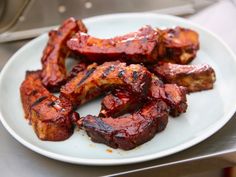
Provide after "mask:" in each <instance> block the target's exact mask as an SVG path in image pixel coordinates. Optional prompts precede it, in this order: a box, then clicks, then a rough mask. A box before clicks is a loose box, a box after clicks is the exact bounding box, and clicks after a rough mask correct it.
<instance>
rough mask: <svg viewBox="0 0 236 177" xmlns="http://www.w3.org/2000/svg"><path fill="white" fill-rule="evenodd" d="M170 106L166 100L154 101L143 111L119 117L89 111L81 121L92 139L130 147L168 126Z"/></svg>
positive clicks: (148, 138) (116, 145) (145, 140)
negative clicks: (99, 115)
mask: <svg viewBox="0 0 236 177" xmlns="http://www.w3.org/2000/svg"><path fill="white" fill-rule="evenodd" d="M167 110H168V107H167V105H166V104H165V102H163V101H162V100H155V101H150V102H148V103H147V104H145V105H144V106H143V107H142V108H141V109H140V110H139V111H137V112H135V113H133V114H130V115H125V116H122V117H118V118H113V117H106V118H100V117H96V116H91V115H88V116H86V117H84V118H82V119H81V120H79V121H78V123H79V125H81V124H82V126H83V127H84V129H85V131H86V132H87V134H88V135H89V136H90V137H91V140H92V141H94V142H98V143H103V144H106V145H108V146H111V147H113V148H121V149H124V150H129V149H133V148H135V147H137V146H138V145H141V144H143V143H145V142H147V141H149V140H150V139H152V138H153V137H154V135H155V134H156V133H157V132H160V131H162V130H164V129H165V127H166V125H167V122H168V111H167Z"/></svg>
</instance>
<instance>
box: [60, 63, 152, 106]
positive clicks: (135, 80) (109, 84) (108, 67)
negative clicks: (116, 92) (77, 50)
mask: <svg viewBox="0 0 236 177" xmlns="http://www.w3.org/2000/svg"><path fill="white" fill-rule="evenodd" d="M150 81H151V73H150V72H149V71H148V70H147V69H146V68H145V67H143V66H141V65H139V64H131V65H128V66H127V65H126V63H121V62H119V61H115V62H105V63H104V64H102V65H99V66H97V65H96V64H92V65H89V66H88V67H87V69H86V70H84V71H82V72H79V73H78V74H77V76H76V77H74V78H72V79H71V80H70V81H69V82H67V83H66V84H65V85H64V86H63V87H62V88H61V91H60V98H61V99H67V100H69V101H71V103H72V104H73V106H74V107H76V106H78V105H81V104H83V103H85V102H87V101H89V100H91V99H93V98H95V97H97V96H99V95H100V94H101V93H103V91H105V90H108V89H113V88H125V89H126V90H128V91H130V92H131V93H132V94H133V95H134V96H139V97H144V96H146V92H147V89H148V87H149V85H150Z"/></svg>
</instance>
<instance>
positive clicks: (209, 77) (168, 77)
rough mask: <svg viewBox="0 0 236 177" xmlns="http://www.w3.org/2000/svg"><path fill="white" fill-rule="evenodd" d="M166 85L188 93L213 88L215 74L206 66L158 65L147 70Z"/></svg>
mask: <svg viewBox="0 0 236 177" xmlns="http://www.w3.org/2000/svg"><path fill="white" fill-rule="evenodd" d="M149 69H150V70H151V71H153V73H155V74H156V75H157V76H159V77H160V78H162V80H163V81H164V82H166V83H174V84H177V85H179V86H184V87H186V88H187V90H188V91H189V92H196V91H201V90H208V89H212V88H213V84H214V82H215V80H216V76H215V72H214V70H213V68H212V67H210V66H209V65H207V64H198V65H178V64H171V63H159V64H158V65H154V66H151V67H150V68H149Z"/></svg>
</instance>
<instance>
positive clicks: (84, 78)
mask: <svg viewBox="0 0 236 177" xmlns="http://www.w3.org/2000/svg"><path fill="white" fill-rule="evenodd" d="M95 69H96V68H91V69H90V70H88V71H87V72H86V74H85V76H84V77H83V78H82V79H81V80H80V82H79V83H78V86H79V85H80V84H82V83H83V82H84V81H85V80H86V79H87V78H88V77H89V76H90V75H91V74H92V73H93V72H94V71H95Z"/></svg>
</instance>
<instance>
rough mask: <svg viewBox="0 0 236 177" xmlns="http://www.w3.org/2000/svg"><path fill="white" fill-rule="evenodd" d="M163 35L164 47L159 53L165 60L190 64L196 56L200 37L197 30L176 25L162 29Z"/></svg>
mask: <svg viewBox="0 0 236 177" xmlns="http://www.w3.org/2000/svg"><path fill="white" fill-rule="evenodd" d="M161 36H162V39H161V41H162V42H161V44H162V46H163V48H162V50H160V51H161V52H160V54H159V55H160V57H161V58H162V60H163V61H165V62H166V61H169V62H171V63H178V64H188V63H190V62H191V61H192V60H193V59H194V58H195V57H196V54H197V50H198V49H199V39H198V34H197V33H196V32H195V31H192V30H190V29H187V28H181V27H176V28H174V29H166V30H162V31H161Z"/></svg>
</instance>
